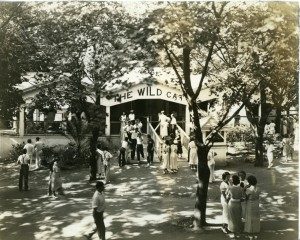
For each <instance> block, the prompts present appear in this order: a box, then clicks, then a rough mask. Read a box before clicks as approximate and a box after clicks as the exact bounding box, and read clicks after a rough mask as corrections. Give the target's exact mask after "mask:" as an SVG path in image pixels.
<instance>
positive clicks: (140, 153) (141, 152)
mask: <svg viewBox="0 0 300 240" xmlns="http://www.w3.org/2000/svg"><path fill="white" fill-rule="evenodd" d="M136 155H137V160H138V161H140V160H141V156H142V157H143V158H144V147H143V144H138V145H137V146H136Z"/></svg>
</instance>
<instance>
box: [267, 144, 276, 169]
mask: <svg viewBox="0 0 300 240" xmlns="http://www.w3.org/2000/svg"><path fill="white" fill-rule="evenodd" d="M274 150H275V148H274V145H273V143H272V142H267V158H268V169H270V168H271V167H273V160H274V154H273V152H274Z"/></svg>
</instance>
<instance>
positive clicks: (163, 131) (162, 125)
mask: <svg viewBox="0 0 300 240" xmlns="http://www.w3.org/2000/svg"><path fill="white" fill-rule="evenodd" d="M168 128H169V122H168V118H165V121H164V122H161V123H160V136H161V137H162V138H164V137H166V136H168Z"/></svg>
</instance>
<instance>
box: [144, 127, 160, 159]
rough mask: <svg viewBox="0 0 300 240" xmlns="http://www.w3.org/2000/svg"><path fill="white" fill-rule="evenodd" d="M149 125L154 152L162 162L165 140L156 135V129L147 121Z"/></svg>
mask: <svg viewBox="0 0 300 240" xmlns="http://www.w3.org/2000/svg"><path fill="white" fill-rule="evenodd" d="M147 125H148V134H150V136H151V138H152V139H153V141H154V146H155V148H154V151H155V152H156V154H157V156H158V159H159V160H160V161H161V160H162V151H163V144H164V142H163V140H162V139H161V138H160V136H159V135H158V134H157V133H156V131H155V129H154V128H153V126H152V124H151V123H150V122H149V121H147Z"/></svg>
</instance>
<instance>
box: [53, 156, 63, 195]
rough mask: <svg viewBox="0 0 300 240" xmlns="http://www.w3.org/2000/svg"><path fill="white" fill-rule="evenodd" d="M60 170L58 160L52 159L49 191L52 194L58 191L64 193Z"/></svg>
mask: <svg viewBox="0 0 300 240" xmlns="http://www.w3.org/2000/svg"><path fill="white" fill-rule="evenodd" d="M60 172H61V170H60V167H59V164H58V160H57V159H56V160H54V163H53V171H52V174H51V191H52V193H53V195H54V196H56V194H57V193H58V194H59V195H65V194H64V191H63V187H62V180H61V173H60Z"/></svg>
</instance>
